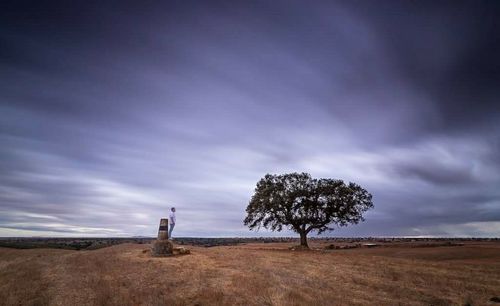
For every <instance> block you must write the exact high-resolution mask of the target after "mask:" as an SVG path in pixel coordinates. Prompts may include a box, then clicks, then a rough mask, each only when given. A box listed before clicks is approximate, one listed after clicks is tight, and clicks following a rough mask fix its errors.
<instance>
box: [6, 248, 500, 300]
mask: <svg viewBox="0 0 500 306" xmlns="http://www.w3.org/2000/svg"><path fill="white" fill-rule="evenodd" d="M369 241H370V243H376V244H377V246H374V247H368V246H365V245H364V243H365V242H366V241H364V240H359V241H357V240H352V239H351V240H317V241H312V242H311V247H312V248H313V250H312V251H293V250H290V249H289V247H290V246H292V245H293V244H294V242H270V241H268V243H255V242H252V243H240V244H236V245H231V246H216V247H210V248H206V247H201V246H189V247H188V248H190V249H191V252H192V253H191V254H190V255H182V256H175V257H167V258H152V257H150V256H149V245H147V244H120V245H114V246H111V247H107V248H101V249H98V250H93V251H88V250H81V251H74V250H63V249H43V248H36V249H12V248H0V304H2V305H495V304H496V303H495V302H494V300H495V299H493V300H491V299H492V298H494V297H500V277H499V275H500V242H499V241H455V240H453V241H447V240H421V241H411V240H397V241H384V240H376V239H372V240H369ZM346 246H356V247H355V248H346V249H339V248H340V247H342V248H344V247H346ZM497 305H500V304H497Z"/></svg>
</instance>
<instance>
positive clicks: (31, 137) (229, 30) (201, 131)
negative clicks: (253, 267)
mask: <svg viewBox="0 0 500 306" xmlns="http://www.w3.org/2000/svg"><path fill="white" fill-rule="evenodd" d="M9 2H10V1H2V3H1V4H0V156H1V159H0V236H33V235H36V236H131V235H147V236H154V235H156V231H157V228H158V223H159V219H160V218H161V217H164V216H167V215H168V210H169V208H170V207H171V206H175V207H177V220H178V224H177V226H176V229H175V231H174V234H175V235H177V236H259V235H265V236H268V235H287V236H288V235H291V233H290V232H282V233H278V234H276V233H270V232H266V231H259V232H250V231H249V230H248V229H247V228H245V227H244V226H243V224H242V220H243V219H244V217H245V208H246V206H247V204H248V202H249V200H250V197H251V195H252V193H253V190H254V188H255V184H256V182H257V181H258V180H259V179H260V178H261V177H262V176H264V175H265V174H266V173H273V174H280V173H286V172H303V171H304V172H309V173H311V175H313V176H314V177H324V178H338V179H343V180H346V181H354V182H356V183H359V184H360V185H361V186H362V187H364V188H366V189H367V190H368V191H369V192H371V193H372V194H373V201H374V204H375V208H374V209H373V210H372V211H370V212H369V213H367V214H366V220H367V221H366V222H364V223H363V224H360V225H356V226H350V227H347V228H343V229H341V230H338V231H334V232H332V233H331V235H337V236H481V237H499V236H500V100H499V99H500V39H499V37H500V22H499V16H500V2H498V1H468V2H461V1H325V2H323V1H321V2H320V1H318V2H315V1H297V2H295V1H288V0H287V1H274V0H273V1H233V0H231V1H223V2H217V1H199V2H190V1H158V2H155V3H153V2H152V3H148V2H147V1H131V2H130V3H126V1H118V2H108V3H104V2H105V1H95V2H92V1H79V2H78V1H69V2H68V1H62V2H61V3H57V2H54V3H50V2H45V1H35V2H33V3H29V2H24V1H13V3H15V4H11V3H9Z"/></svg>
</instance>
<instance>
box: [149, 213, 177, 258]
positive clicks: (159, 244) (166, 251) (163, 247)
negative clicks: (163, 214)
mask: <svg viewBox="0 0 500 306" xmlns="http://www.w3.org/2000/svg"><path fill="white" fill-rule="evenodd" d="M173 248H174V246H173V245H172V242H170V241H169V240H168V219H161V220H160V228H159V229H158V238H157V239H156V241H155V242H154V243H153V246H152V247H151V255H153V256H155V257H163V256H171V255H173Z"/></svg>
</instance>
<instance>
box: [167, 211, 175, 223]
mask: <svg viewBox="0 0 500 306" xmlns="http://www.w3.org/2000/svg"><path fill="white" fill-rule="evenodd" d="M168 217H169V219H170V224H175V212H173V211H171V212H170V215H169V216H168Z"/></svg>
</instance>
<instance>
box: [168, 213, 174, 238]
mask: <svg viewBox="0 0 500 306" xmlns="http://www.w3.org/2000/svg"><path fill="white" fill-rule="evenodd" d="M168 219H169V220H168V222H169V223H170V229H169V230H168V239H170V240H172V231H173V230H174V226H175V207H172V208H170V215H169V216H168Z"/></svg>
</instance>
